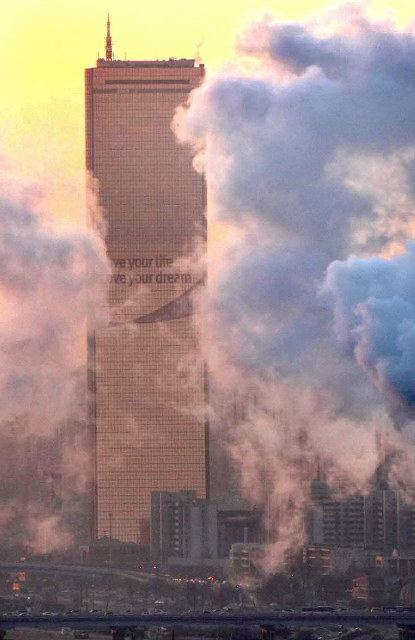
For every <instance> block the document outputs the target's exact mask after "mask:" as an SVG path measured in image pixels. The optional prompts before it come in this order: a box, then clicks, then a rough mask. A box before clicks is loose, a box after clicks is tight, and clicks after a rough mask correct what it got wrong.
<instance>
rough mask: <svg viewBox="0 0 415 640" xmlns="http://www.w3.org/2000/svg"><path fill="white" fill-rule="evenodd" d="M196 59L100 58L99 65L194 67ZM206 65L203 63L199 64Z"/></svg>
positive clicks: (115, 66)
mask: <svg viewBox="0 0 415 640" xmlns="http://www.w3.org/2000/svg"><path fill="white" fill-rule="evenodd" d="M194 66H195V61H194V60H190V59H187V58H179V59H177V58H169V59H168V60H105V58H98V60H97V67H111V68H120V67H121V68H129V67H194ZM199 66H201V67H204V65H203V64H201V65H199Z"/></svg>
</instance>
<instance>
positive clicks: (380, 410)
mask: <svg viewBox="0 0 415 640" xmlns="http://www.w3.org/2000/svg"><path fill="white" fill-rule="evenodd" d="M237 52H238V54H239V61H240V70H239V71H234V72H233V73H232V74H229V73H228V72H226V71H225V72H223V73H221V74H219V75H218V76H216V77H213V78H210V79H208V80H207V81H206V82H205V84H204V85H203V86H202V87H201V88H200V89H198V90H197V91H195V92H193V94H192V96H191V98H190V102H189V105H188V106H187V108H183V109H179V111H178V112H177V114H176V118H175V122H174V127H175V131H176V134H177V136H178V139H179V140H180V141H181V142H182V143H186V144H190V145H192V146H193V148H194V150H195V161H194V162H195V167H196V168H197V170H198V171H200V172H201V173H204V174H205V175H206V179H207V183H208V189H209V208H210V212H209V214H210V220H211V226H212V228H213V229H214V232H215V236H218V235H219V233H220V228H221V227H222V228H223V229H224V230H225V231H226V238H228V239H229V240H228V242H227V246H226V250H225V251H222V253H221V256H220V263H219V266H217V265H215V277H214V279H213V280H212V281H211V282H210V285H209V287H208V289H207V292H206V293H205V294H204V295H203V298H202V300H201V307H202V314H203V329H202V333H201V337H202V343H203V344H204V347H205V350H206V355H207V358H208V360H209V366H210V371H211V375H212V388H213V390H214V391H213V393H212V398H214V399H215V401H214V406H213V407H211V410H212V414H213V415H214V418H215V420H216V422H217V424H219V425H220V427H219V428H218V433H219V437H222V438H223V439H224V440H226V442H227V446H228V447H229V449H230V450H231V451H232V454H233V457H234V459H235V460H236V461H237V462H238V463H239V468H240V473H241V479H242V485H243V487H244V490H245V495H246V496H248V497H249V498H250V499H251V501H256V502H264V503H266V504H268V506H269V510H268V524H269V526H270V538H271V540H274V545H273V552H272V558H271V566H272V567H274V566H276V565H277V564H278V563H279V562H281V559H282V556H283V553H284V551H285V550H286V549H287V548H288V547H290V546H292V545H293V544H294V545H295V544H301V541H302V540H304V527H303V512H304V507H305V505H306V504H307V502H308V500H309V492H310V481H311V479H312V477H313V475H314V474H315V472H316V468H315V467H316V462H315V461H316V459H319V460H320V461H321V464H322V465H323V467H324V469H325V470H326V475H327V478H328V480H329V482H330V483H331V484H332V485H333V486H334V485H336V486H337V487H342V489H341V490H342V491H343V493H347V492H349V493H351V492H354V491H356V490H358V491H367V490H368V488H369V486H370V481H371V478H372V476H373V473H374V471H375V469H376V466H377V465H378V463H379V462H381V461H382V460H381V459H380V458H379V441H381V442H382V443H383V445H382V455H383V456H384V457H388V456H390V453H391V452H394V453H395V455H394V457H393V463H392V467H393V469H392V471H391V477H392V478H393V479H394V481H395V482H396V483H399V485H405V486H406V487H407V486H408V484H410V483H411V482H413V478H411V477H409V475H408V468H409V467H410V465H409V464H408V460H409V459H410V456H411V453H414V448H413V436H412V432H413V427H412V420H413V415H412V410H411V407H412V406H413V405H414V403H415V384H414V383H415V376H414V373H413V372H414V366H413V365H414V358H415V348H414V344H415V342H414V338H415V324H414V322H415V308H414V303H415V263H414V255H415V253H414V252H415V249H414V245H413V244H409V245H408V246H407V249H405V244H406V243H407V242H408V241H409V240H410V239H411V237H412V236H413V219H414V182H413V176H414V169H415V164H414V160H415V118H414V115H413V114H414V113H415V82H414V78H415V34H413V33H412V31H411V27H408V28H407V29H406V30H398V28H397V27H396V25H395V24H394V23H393V21H392V20H391V19H387V20H386V19H385V20H375V19H372V18H370V17H369V16H368V15H366V14H365V9H363V8H361V7H359V6H357V5H350V4H347V5H345V6H343V7H339V8H337V9H336V10H332V11H330V12H329V14H328V15H326V16H321V17H317V18H315V19H313V20H310V21H309V22H306V23H302V24H285V23H279V22H277V21H276V20H275V19H274V18H272V17H271V16H266V17H265V18H263V19H262V20H260V21H259V22H258V23H256V24H251V25H249V26H248V27H247V29H246V31H245V32H244V33H243V34H242V35H241V36H240V37H239V38H238V40H237ZM247 63H248V64H247ZM218 230H219V231H218ZM224 237H225V236H224ZM209 261H210V263H212V262H214V261H215V247H214V245H213V246H211V247H210V249H209ZM235 407H238V409H237V410H235ZM388 459H389V458H388Z"/></svg>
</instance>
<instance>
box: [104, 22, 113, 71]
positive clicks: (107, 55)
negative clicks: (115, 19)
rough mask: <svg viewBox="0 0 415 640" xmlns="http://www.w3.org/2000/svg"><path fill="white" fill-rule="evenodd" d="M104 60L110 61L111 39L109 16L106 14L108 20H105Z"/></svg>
mask: <svg viewBox="0 0 415 640" xmlns="http://www.w3.org/2000/svg"><path fill="white" fill-rule="evenodd" d="M105 58H106V60H112V38H111V22H110V14H108V20H107V37H106V38H105Z"/></svg>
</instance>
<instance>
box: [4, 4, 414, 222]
mask: <svg viewBox="0 0 415 640" xmlns="http://www.w3.org/2000/svg"><path fill="white" fill-rule="evenodd" d="M330 4H332V3H327V2H322V1H321V0H320V1H319V0H289V1H288V2H287V1H285V2H282V1H281V0H274V1H271V2H267V1H266V0H204V1H203V2H201V1H200V0H193V1H192V2H191V1H190V0H174V2H172V1H171V0H168V1H167V0H157V1H156V2H148V1H146V2H139V1H138V0H117V1H116V2H114V1H113V0H107V3H105V2H102V0H71V2H67V0H54V1H52V0H3V2H2V8H1V18H2V19H1V27H0V29H1V41H2V56H1V58H2V61H1V64H0V86H1V92H0V112H1V114H2V122H1V126H0V145H1V146H0V154H1V155H3V156H4V158H5V162H6V163H7V164H8V165H9V167H10V168H11V169H12V171H13V172H14V173H15V174H17V175H19V176H21V177H22V178H24V179H29V180H35V181H38V182H40V183H41V184H45V185H47V190H48V200H49V203H50V206H51V207H52V208H56V207H57V209H58V211H59V212H60V213H61V214H62V217H63V218H65V217H66V218H67V217H68V216H69V217H75V218H76V216H77V215H78V214H79V213H81V215H83V212H82V211H81V209H82V207H81V205H80V203H81V202H82V198H83V195H82V190H83V185H84V86H83V83H84V68H85V67H88V66H94V65H95V60H96V57H97V54H98V52H100V54H101V56H103V55H104V38H105V28H106V17H107V13H108V12H110V14H111V21H112V35H113V40H114V52H115V57H116V58H124V54H125V53H126V54H127V58H128V59H143V58H166V57H170V56H175V57H193V56H194V55H195V53H196V51H197V47H198V44H199V43H201V42H202V41H203V45H202V47H201V55H202V57H203V61H204V62H205V64H206V66H207V69H208V70H210V71H211V72H212V70H214V69H217V68H218V67H219V66H220V64H221V63H222V62H224V61H226V60H228V59H229V58H230V56H231V55H232V42H233V39H234V34H235V32H236V30H238V29H239V28H241V27H242V26H243V24H244V23H245V22H246V21H247V20H249V19H250V18H252V17H253V16H254V15H257V14H259V13H260V12H261V11H271V12H272V13H274V14H275V15H276V16H278V17H279V18H281V19H283V20H285V19H289V20H298V19H304V18H306V17H307V16H308V15H310V14H312V13H314V12H316V11H317V12H320V11H322V10H323V9H324V7H327V6H330ZM371 6H372V11H376V12H377V11H385V10H386V9H388V8H392V9H393V10H394V11H395V12H396V15H397V18H398V20H399V21H401V22H406V21H407V20H409V19H410V18H411V17H412V16H411V8H410V3H407V2H406V0H400V1H399V2H398V1H396V2H393V3H392V4H391V3H387V2H385V1H384V0H379V1H377V2H374V3H373V4H372V5H371ZM414 13H415V11H414ZM3 164H4V163H3ZM1 166H2V163H1V160H0V167H1ZM62 200H63V201H64V202H62Z"/></svg>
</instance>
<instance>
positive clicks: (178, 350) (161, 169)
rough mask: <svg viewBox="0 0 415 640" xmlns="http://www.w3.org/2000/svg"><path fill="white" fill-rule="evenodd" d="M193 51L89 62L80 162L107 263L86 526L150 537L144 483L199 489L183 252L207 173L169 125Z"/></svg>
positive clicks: (196, 381)
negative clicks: (101, 214) (96, 209)
mask: <svg viewBox="0 0 415 640" xmlns="http://www.w3.org/2000/svg"><path fill="white" fill-rule="evenodd" d="M203 75H204V69H203V67H202V66H200V67H195V66H194V61H193V60H169V61H165V62H162V61H148V62H145V61H143V62H131V61H126V62H123V61H104V60H98V62H97V67H96V68H92V69H87V70H86V145H87V149H86V152H87V169H88V170H89V171H90V172H91V173H92V174H93V176H94V177H95V178H97V180H98V189H99V203H100V205H101V206H102V207H103V209H104V211H105V215H106V218H107V225H108V228H107V248H108V253H109V256H110V258H111V260H112V262H113V266H114V270H113V275H112V277H111V283H110V285H109V303H110V305H111V307H112V310H113V317H114V323H113V325H112V326H111V327H110V328H108V329H106V330H103V331H99V332H97V333H96V334H95V335H91V336H90V338H89V364H90V373H91V376H90V380H91V384H90V389H91V407H90V408H91V411H90V416H91V433H92V441H93V445H94V447H95V454H96V474H95V482H94V510H93V511H94V518H93V535H94V536H95V537H101V536H103V535H109V534H111V535H112V536H113V537H114V538H118V539H120V540H126V541H141V542H142V543H146V542H148V539H146V538H147V534H146V532H148V527H149V525H148V523H149V517H150V502H151V492H152V491H180V490H192V489H194V490H195V491H196V493H197V496H198V497H201V498H203V497H206V493H207V427H206V425H205V423H204V421H203V418H201V416H202V411H201V408H202V406H203V404H204V399H205V372H204V364H203V362H202V359H201V358H200V354H199V349H198V343H197V337H196V331H195V327H194V318H193V317H192V308H191V296H190V293H189V292H191V291H193V290H194V289H195V287H198V286H199V285H200V284H201V277H200V273H199V274H198V273H197V272H196V271H194V270H192V268H191V267H190V266H189V264H188V263H186V262H185V261H183V260H181V259H182V258H183V257H184V256H186V255H189V253H190V252H191V251H192V248H193V242H194V239H195V237H196V236H200V235H201V234H202V235H203V233H204V227H205V222H204V209H205V185H204V180H203V178H202V176H200V175H199V174H197V173H196V172H195V171H194V169H193V167H192V159H191V155H190V153H189V150H188V149H186V148H185V147H183V146H180V145H179V144H178V143H177V142H176V140H175V136H174V134H173V132H172V130H171V121H172V118H173V115H174V112H175V109H176V107H177V106H178V105H179V104H181V103H183V102H185V101H186V100H187V98H188V94H189V92H190V91H191V90H192V89H193V88H195V87H196V86H198V85H199V84H200V82H201V81H202V78H203Z"/></svg>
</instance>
